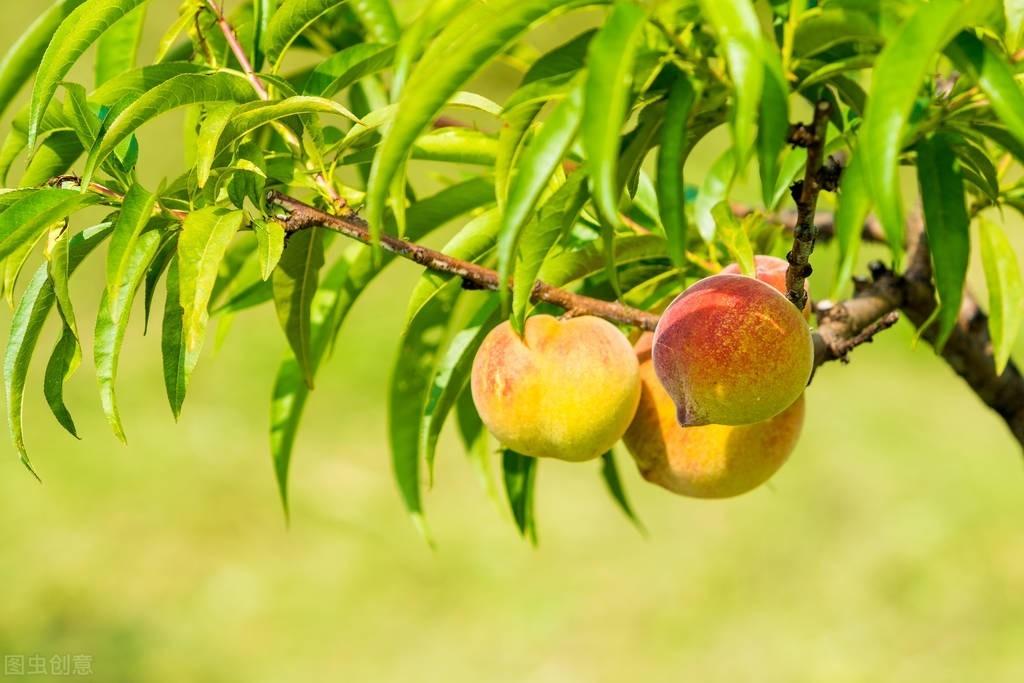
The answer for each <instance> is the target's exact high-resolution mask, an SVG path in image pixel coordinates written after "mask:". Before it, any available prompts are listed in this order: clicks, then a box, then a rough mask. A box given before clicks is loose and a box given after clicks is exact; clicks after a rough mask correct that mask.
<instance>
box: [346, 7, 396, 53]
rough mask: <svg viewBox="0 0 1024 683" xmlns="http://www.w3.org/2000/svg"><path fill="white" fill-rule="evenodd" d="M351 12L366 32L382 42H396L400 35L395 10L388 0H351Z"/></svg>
mask: <svg viewBox="0 0 1024 683" xmlns="http://www.w3.org/2000/svg"><path fill="white" fill-rule="evenodd" d="M351 5H352V12H353V13H354V14H355V15H356V17H357V18H358V19H359V23H361V24H362V25H363V26H365V27H366V32H367V33H368V34H369V35H370V37H371V38H372V39H374V40H379V41H380V42H382V43H396V42H398V39H399V37H400V36H401V29H399V27H398V20H397V19H396V18H395V11H394V10H393V9H392V8H391V3H390V2H389V1H388V0H352V3H351Z"/></svg>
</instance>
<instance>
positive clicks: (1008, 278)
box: [980, 219, 1024, 375]
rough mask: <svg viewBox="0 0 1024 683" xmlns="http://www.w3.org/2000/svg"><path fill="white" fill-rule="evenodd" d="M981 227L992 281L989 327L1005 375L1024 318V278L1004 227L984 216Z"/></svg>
mask: <svg viewBox="0 0 1024 683" xmlns="http://www.w3.org/2000/svg"><path fill="white" fill-rule="evenodd" d="M980 230H981V262H982V265H983V266H984V269H985V282H986V284H987V285H988V329H989V334H991V336H992V355H993V356H994V357H995V365H996V374H999V375H1001V374H1003V370H1005V369H1006V364H1007V363H1008V362H1009V360H1010V352H1011V350H1012V349H1013V343H1014V342H1015V341H1016V339H1017V333H1018V332H1020V326H1021V322H1024V306H1022V305H1021V302H1024V281H1022V280H1021V272H1020V264H1019V263H1018V261H1017V255H1016V253H1014V250H1013V245H1012V244H1011V243H1010V240H1009V239H1007V237H1006V233H1005V232H1003V229H1002V228H1001V227H999V226H998V225H996V224H995V223H993V222H991V221H987V220H984V219H982V220H981V221H980Z"/></svg>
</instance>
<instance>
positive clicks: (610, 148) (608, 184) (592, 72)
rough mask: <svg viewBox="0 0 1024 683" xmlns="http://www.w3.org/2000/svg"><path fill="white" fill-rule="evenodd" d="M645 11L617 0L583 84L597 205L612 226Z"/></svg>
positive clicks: (585, 136)
mask: <svg viewBox="0 0 1024 683" xmlns="http://www.w3.org/2000/svg"><path fill="white" fill-rule="evenodd" d="M646 18H647V17H646V14H645V12H644V11H643V10H642V9H641V8H640V7H639V6H637V5H634V4H633V3H631V2H624V1H620V2H616V3H615V5H614V7H613V8H612V11H611V14H610V15H609V16H608V20H607V21H606V22H605V24H604V26H603V27H602V28H601V30H599V31H598V32H597V35H596V36H594V39H593V40H591V41H590V48H589V50H588V52H587V77H586V85H585V88H584V104H583V123H582V142H583V149H584V151H585V153H586V156H587V164H588V168H589V172H590V178H591V192H592V193H593V196H594V206H596V207H597V211H598V214H599V215H600V217H601V220H602V221H603V222H604V223H605V224H606V225H608V226H611V227H612V228H613V229H614V228H618V227H619V226H620V225H621V224H622V219H621V218H620V217H619V194H620V192H621V186H620V185H619V182H618V160H619V146H620V143H621V140H622V126H623V123H624V122H625V117H626V110H627V108H628V106H629V103H630V100H631V99H632V93H631V92H630V91H631V88H632V86H633V63H634V61H635V58H636V51H637V49H638V48H639V46H640V42H641V39H642V38H643V27H644V23H645V21H646Z"/></svg>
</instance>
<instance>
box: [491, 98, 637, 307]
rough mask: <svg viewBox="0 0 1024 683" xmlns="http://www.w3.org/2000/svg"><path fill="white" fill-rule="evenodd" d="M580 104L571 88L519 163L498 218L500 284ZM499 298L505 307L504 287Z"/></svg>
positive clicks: (569, 138)
mask: <svg viewBox="0 0 1024 683" xmlns="http://www.w3.org/2000/svg"><path fill="white" fill-rule="evenodd" d="M582 104H583V96H582V92H581V90H580V89H578V88H574V89H573V90H572V91H570V93H569V96H568V97H567V98H566V99H565V100H563V101H562V102H561V103H560V104H559V105H558V106H557V107H556V108H555V110H554V111H553V112H552V113H551V116H550V117H549V118H548V120H547V121H545V122H544V125H543V126H542V127H541V129H540V131H539V132H538V133H537V135H536V136H535V137H534V139H533V141H532V142H531V143H530V145H529V146H528V147H527V148H526V150H525V151H524V152H523V154H522V157H521V158H520V160H519V163H518V165H517V166H518V169H517V172H516V174H515V175H514V176H513V178H512V182H511V184H510V186H509V193H508V200H507V202H506V203H505V207H504V211H503V213H502V219H501V239H500V240H499V242H498V274H499V277H500V279H501V281H502V282H506V281H507V280H508V278H509V276H510V275H511V273H512V268H513V265H514V263H515V256H516V252H517V250H518V247H519V240H520V236H521V234H522V231H523V228H525V227H526V225H527V223H528V222H529V220H530V218H531V217H532V215H533V213H534V209H535V207H536V206H537V202H538V201H540V198H541V194H542V193H543V192H544V189H545V188H546V187H547V185H548V183H549V182H550V180H551V177H552V175H554V173H555V170H556V169H557V168H558V167H559V165H560V164H561V163H562V159H563V158H564V157H565V154H566V153H567V152H568V151H569V146H570V145H571V144H572V142H573V139H574V138H575V137H576V131H577V130H578V129H579V126H580V117H581V115H582ZM616 139H617V138H616ZM501 297H502V302H503V305H505V306H507V305H508V298H509V292H508V289H507V288H502V290H501Z"/></svg>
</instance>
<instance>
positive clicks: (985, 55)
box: [947, 31, 1024, 143]
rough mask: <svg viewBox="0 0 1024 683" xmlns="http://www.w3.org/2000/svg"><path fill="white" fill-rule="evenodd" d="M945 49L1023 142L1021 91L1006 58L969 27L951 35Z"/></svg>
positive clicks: (1011, 130)
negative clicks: (975, 34)
mask: <svg viewBox="0 0 1024 683" xmlns="http://www.w3.org/2000/svg"><path fill="white" fill-rule="evenodd" d="M947 53H948V54H949V56H950V57H951V58H952V59H953V61H954V62H955V63H956V65H957V68H959V69H962V70H963V71H964V72H966V73H967V74H968V75H969V76H970V77H971V79H972V80H974V81H975V82H977V84H978V86H979V87H980V88H981V90H982V92H984V93H985V94H986V95H988V98H989V102H990V103H991V105H992V109H993V111H995V113H996V115H997V116H998V117H999V121H1000V123H1002V124H1003V125H1004V126H1006V128H1007V129H1008V130H1009V131H1010V132H1011V133H1013V135H1014V137H1016V138H1017V141H1018V142H1021V143H1024V93H1021V90H1020V86H1019V85H1018V84H1017V81H1016V79H1015V78H1014V71H1013V69H1012V68H1011V67H1010V65H1009V63H1007V60H1006V58H1005V57H1003V56H1002V55H1000V54H999V53H998V52H996V50H995V49H994V48H993V47H992V46H991V45H989V44H988V43H985V42H984V41H982V40H980V39H979V38H977V37H975V36H974V35H973V34H971V33H969V32H968V31H963V32H961V33H960V35H958V36H957V37H956V38H954V39H953V42H952V43H950V45H949V47H948V48H947Z"/></svg>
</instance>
